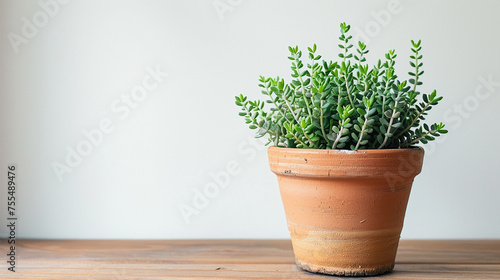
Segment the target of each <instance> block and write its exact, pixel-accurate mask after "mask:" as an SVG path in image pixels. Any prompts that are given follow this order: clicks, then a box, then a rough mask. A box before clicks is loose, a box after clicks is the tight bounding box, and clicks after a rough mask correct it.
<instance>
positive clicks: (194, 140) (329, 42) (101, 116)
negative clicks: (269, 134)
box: [0, 0, 500, 238]
mask: <svg viewBox="0 0 500 280" xmlns="http://www.w3.org/2000/svg"><path fill="white" fill-rule="evenodd" d="M63 2H64V3H63ZM44 7H45V8H44ZM499 9H500V3H499V2H498V1H484V0H483V1H452V0H447V1H404V0H401V1H398V0H381V1H326V0H322V1H298V0H294V1H264V0H259V1H255V0H253V1H245V0H206V1H201V0H196V1H194V0H193V1H181V0H177V1H160V0H156V1H155V0H148V1H132V0H108V1H97V0H92V1H83V0H73V1H68V0H65V1H62V0H61V1H60V2H56V1H55V0H39V1H14V0H1V1H0V35H1V36H0V59H1V60H0V61H1V67H0V119H1V120H2V121H1V122H0V131H1V134H2V137H1V138H0V141H1V142H0V144H1V146H0V162H1V164H0V168H2V169H3V170H4V171H2V172H1V174H4V175H2V176H4V178H2V179H1V180H2V182H3V183H2V185H4V187H2V188H1V193H0V217H1V218H2V221H3V222H2V224H5V223H6V216H7V213H6V196H7V190H6V186H5V182H6V181H7V178H5V177H6V169H7V165H8V164H11V163H15V164H16V165H17V168H18V171H17V178H16V180H17V182H18V190H17V196H18V202H19V204H18V205H17V215H18V218H19V221H18V224H19V226H18V237H23V238H287V237H288V232H287V229H286V223H285V217H284V212H283V210H282V206H281V200H280V197H279V192H278V186H277V181H276V179H275V176H274V174H272V173H271V172H270V171H269V169H268V166H267V164H268V162H267V155H266V150H265V149H264V148H263V147H262V146H261V145H255V146H254V144H255V143H254V142H253V141H254V140H253V134H252V133H253V132H252V131H250V130H248V129H247V127H246V126H245V125H244V122H243V119H242V118H240V117H238V116H237V112H238V108H236V106H235V105H234V102H233V100H234V98H233V96H234V95H236V94H239V93H244V94H247V95H250V96H251V97H252V98H255V97H258V96H259V95H260V94H259V88H258V87H257V79H258V76H259V75H267V76H275V75H280V76H287V77H288V76H289V73H290V72H289V71H288V69H289V65H288V60H287V59H286V56H287V55H288V50H287V46H288V45H299V46H300V47H301V48H303V49H306V47H307V46H310V45H312V44H313V43H317V44H318V49H319V52H320V53H321V54H323V55H324V57H326V58H329V59H335V58H336V54H337V51H338V50H337V47H336V46H337V40H338V39H337V37H338V35H339V28H338V25H339V23H340V22H342V21H347V22H348V23H350V24H351V25H352V26H353V31H354V32H353V34H358V35H360V34H361V32H363V33H365V34H366V35H364V36H365V37H366V38H365V39H366V41H368V42H367V43H368V46H369V49H370V53H369V60H370V59H372V60H371V61H372V62H375V59H378V58H379V57H381V56H382V55H383V54H384V52H385V51H387V50H388V49H393V48H395V49H396V50H397V52H398V54H399V57H398V59H399V60H398V63H397V66H399V70H400V76H401V77H402V78H407V76H406V74H405V73H406V72H407V70H408V67H409V66H407V64H408V62H407V60H408V59H407V58H408V56H409V55H410V40H411V39H422V41H423V54H424V70H425V72H426V74H425V75H424V76H423V81H424V89H425V90H426V91H431V90H432V89H434V88H436V89H437V90H438V92H439V93H440V94H442V95H444V96H445V99H444V101H443V102H442V104H441V106H438V107H436V108H435V110H433V112H432V114H431V116H430V119H431V120H436V121H437V120H443V121H445V122H447V124H448V128H449V130H450V133H449V134H448V135H446V136H445V137H443V138H441V139H440V141H438V142H436V143H432V144H430V145H428V146H427V147H426V152H427V154H426V158H425V163H424V170H423V172H422V173H421V174H420V175H419V176H418V177H417V179H416V180H415V184H414V189H413V191H412V195H411V198H410V203H409V205H408V210H407V216H406V221H405V227H404V230H403V234H402V237H403V238H500V218H499V215H498V213H499V210H500V208H499V202H500V188H499V183H498V179H497V178H498V177H497V175H498V170H499V167H500V164H499V162H500V160H499V158H500V149H498V148H497V143H498V140H499V139H500V132H499V131H500V130H499V129H498V125H497V120H498V114H497V112H498V108H499V105H500V96H499V95H500V51H499V50H500V36H499V34H500V17H498V10H499ZM49 13H50V15H49ZM388 15H389V16H388ZM27 21H28V22H30V23H31V24H33V26H30V25H29V24H28V23H26V22H27ZM13 34H15V35H13ZM16 36H18V37H16ZM20 38H21V39H20ZM16 50H17V51H16ZM148 67H151V68H153V69H154V68H157V67H159V69H160V71H162V72H168V76H167V77H163V78H161V79H160V82H161V83H159V84H158V85H157V87H156V88H155V89H153V90H151V91H148V92H147V93H146V94H145V95H144V96H143V98H144V99H143V100H142V101H139V102H134V101H132V102H133V103H134V104H131V105H126V104H127V103H125V101H122V98H126V97H127V96H130V95H131V91H132V90H133V89H134V87H135V86H140V85H141V84H142V81H143V79H144V78H145V77H147V76H148V75H149V74H148V71H147V70H146V69H147V68H148ZM152 81H154V80H151V81H149V82H152ZM484 81H487V82H484ZM488 81H489V82H488ZM485 84H487V86H485ZM478 93H479V95H477V94H478ZM124 106H127V107H124ZM130 106H135V108H131V107H130ZM113 108H114V109H113ZM127 108H128V109H127ZM125 109H127V110H129V114H128V115H125V114H126V113H125V112H124V110H125ZM103 120H104V122H106V121H107V122H109V124H110V125H111V126H112V130H111V132H109V133H104V134H103V139H102V141H101V142H99V143H98V145H97V146H95V145H94V146H92V150H91V151H89V154H88V155H87V156H85V157H83V158H82V160H81V162H80V163H77V162H76V163H75V162H74V167H71V170H72V172H71V173H70V172H67V173H64V174H62V181H60V180H58V177H57V175H56V173H55V172H54V168H53V163H54V162H58V163H60V164H67V162H66V157H67V155H68V150H67V148H68V147H69V148H70V149H77V147H78V145H85V144H82V143H84V142H85V141H86V140H85V139H86V138H85V136H84V134H83V132H82V131H84V130H86V131H92V130H95V129H98V128H99V125H100V123H101V122H102V121H103ZM80 148H82V147H80ZM83 148H85V147H83ZM73 160H75V159H73ZM228 164H229V165H230V166H229V169H231V170H233V169H234V168H235V166H236V167H237V168H236V171H237V172H236V173H237V174H234V175H230V176H229V182H228V184H227V186H226V187H225V188H224V189H222V190H221V191H220V193H219V194H218V195H216V196H215V197H213V198H210V199H209V200H208V205H198V206H201V207H199V208H202V209H195V208H193V209H195V210H196V214H192V215H190V216H189V217H188V218H187V220H189V223H187V222H186V219H185V217H183V215H182V213H181V211H180V208H179V207H182V206H183V205H184V206H185V207H196V205H193V199H195V198H196V197H197V192H199V191H203V188H204V187H205V186H206V185H208V184H211V183H217V182H216V180H214V179H213V177H212V176H211V175H210V174H212V173H215V174H218V175H221V174H222V173H221V172H227V168H228V166H227V165H228ZM198 202H199V203H201V202H202V201H198ZM186 209H187V208H186ZM193 213H194V212H193ZM0 234H1V237H6V236H8V233H7V228H6V227H5V226H1V227H0Z"/></svg>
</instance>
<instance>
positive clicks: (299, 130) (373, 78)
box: [236, 23, 448, 150]
mask: <svg viewBox="0 0 500 280" xmlns="http://www.w3.org/2000/svg"><path fill="white" fill-rule="evenodd" d="M349 29H350V25H347V24H346V23H341V24H340V31H341V35H340V37H339V39H340V41H341V43H340V44H339V45H338V46H339V48H340V53H339V54H338V56H339V57H340V61H325V60H321V58H322V57H321V55H318V54H317V53H316V48H317V47H316V44H314V45H313V46H312V47H309V48H308V64H307V65H304V62H303V60H302V51H300V50H299V48H298V47H297V46H296V47H288V49H289V51H290V56H289V57H288V59H289V60H290V61H291V69H292V75H291V76H292V80H291V82H289V83H287V82H285V80H284V79H283V78H280V77H276V78H271V77H263V76H260V79H259V82H260V84H259V87H261V88H262V94H263V95H265V96H266V99H265V100H255V101H251V100H248V97H247V96H244V95H241V94H240V95H238V96H236V105H237V106H239V107H241V112H240V113H239V114H240V116H243V117H244V118H245V121H246V123H247V124H249V126H250V128H251V129H256V130H258V131H257V134H256V137H263V136H265V135H268V137H269V142H268V143H267V144H269V143H274V145H275V146H280V147H289V148H313V149H350V150H359V149H394V148H407V147H411V146H414V145H416V144H419V143H423V144H426V143H427V142H428V141H432V140H434V139H435V138H436V137H438V136H440V134H444V133H447V132H448V131H447V130H445V129H444V124H443V123H434V124H431V125H428V124H425V123H423V122H422V121H423V120H425V116H426V115H427V113H428V112H429V110H431V109H432V107H433V106H435V105H437V104H438V103H439V101H441V99H442V98H443V97H440V96H437V93H436V91H435V90H434V91H433V92H432V93H430V94H426V93H420V92H419V91H418V89H417V87H418V86H420V85H422V81H421V80H420V79H421V77H422V75H423V74H424V71H423V70H422V69H421V68H422V65H423V63H422V61H421V60H422V54H421V53H420V51H421V49H422V47H421V41H420V40H419V41H418V42H415V41H413V40H412V41H411V44H412V48H411V50H412V54H411V56H410V59H411V60H410V65H411V67H413V71H411V72H409V73H408V74H409V75H410V78H409V79H408V80H403V81H400V80H399V79H398V76H397V75H396V73H395V69H394V65H395V63H396V62H395V58H396V53H395V50H389V51H388V52H387V53H386V54H385V60H384V61H382V60H378V62H377V64H375V65H373V66H371V67H370V66H369V65H368V63H366V54H367V53H368V49H367V48H366V45H365V44H364V43H362V42H358V44H357V48H356V50H355V51H352V48H353V47H354V46H353V44H351V42H350V41H351V39H352V36H350V35H349V34H348V32H349ZM265 103H268V104H270V105H271V106H272V107H271V108H270V109H269V110H265V109H264V106H265Z"/></svg>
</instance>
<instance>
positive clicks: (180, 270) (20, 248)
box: [0, 240, 500, 279]
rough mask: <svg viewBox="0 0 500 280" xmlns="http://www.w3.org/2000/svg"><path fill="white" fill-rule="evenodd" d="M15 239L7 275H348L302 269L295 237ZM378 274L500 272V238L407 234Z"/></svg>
mask: <svg viewBox="0 0 500 280" xmlns="http://www.w3.org/2000/svg"><path fill="white" fill-rule="evenodd" d="M16 242H17V251H16V255H17V264H16V272H15V273H12V272H9V271H7V266H6V262H5V261H6V256H5V254H2V256H3V259H1V257H0V260H1V263H2V265H1V271H0V277H1V279H346V278H341V277H331V276H322V275H316V274H312V273H308V272H304V271H302V270H300V269H298V268H297V267H296V266H295V263H294V257H293V252H292V248H291V243H290V241H289V240H17V241H16ZM1 248H5V249H2V252H5V251H6V249H7V242H6V240H2V241H1ZM378 278H383V279H500V240H454V241H452V240H446V241H444V240H418V241H417V240H402V241H401V243H400V247H399V250H398V257H397V259H396V267H395V270H394V272H392V273H390V274H387V275H384V276H379V277H371V279H378ZM355 279H367V278H355Z"/></svg>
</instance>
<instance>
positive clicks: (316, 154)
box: [236, 23, 447, 276]
mask: <svg viewBox="0 0 500 280" xmlns="http://www.w3.org/2000/svg"><path fill="white" fill-rule="evenodd" d="M349 29H350V26H349V25H347V24H346V23H342V24H340V31H341V35H340V37H339V39H340V41H341V43H340V44H339V47H340V53H339V54H338V56H339V57H340V60H339V61H325V60H322V59H321V56H320V55H318V54H317V53H316V45H313V46H312V47H310V48H308V63H307V65H305V64H304V62H303V60H302V51H300V50H299V48H298V47H289V51H290V56H289V57H288V59H289V60H291V69H292V75H291V76H292V79H291V81H290V82H285V80H284V79H283V78H279V77H276V78H269V77H263V76H261V77H260V80H259V81H260V84H259V86H260V87H261V88H262V94H264V95H265V96H266V98H265V100H256V101H250V100H248V98H247V97H246V96H243V95H239V96H236V105H237V106H240V107H241V110H242V111H241V112H240V115H241V116H243V117H244V118H245V121H246V123H247V124H249V126H250V128H251V129H255V130H257V135H256V137H262V136H264V135H268V137H269V142H268V144H270V143H272V144H273V146H271V147H269V149H268V154H269V163H270V166H271V170H272V171H273V172H274V173H275V174H276V175H277V177H278V182H279V187H280V193H281V197H282V201H283V205H284V208H285V213H286V218H287V223H288V229H289V231H290V235H291V239H292V246H293V250H294V254H295V259H296V263H297V265H298V266H299V267H300V268H302V269H304V270H307V271H311V272H318V273H324V274H332V275H345V276H369V275H378V274H382V273H386V272H389V271H391V270H392V269H393V267H394V260H395V257H396V251H397V247H398V243H399V238H400V234H401V230H402V226H403V219H404V215H405V211H406V205H407V202H408V197H409V194H410V189H411V186H412V183H413V179H414V177H415V176H416V175H417V174H419V173H420V171H421V168H422V162H423V155H424V150H423V149H422V148H421V147H417V146H416V145H417V144H419V143H423V144H425V143H427V142H428V141H431V140H434V139H435V138H436V137H437V136H439V135H440V134H444V133H447V131H446V130H445V129H444V124H442V123H434V124H432V125H427V124H425V123H423V120H424V119H425V116H426V115H427V113H428V112H429V110H431V108H432V107H433V106H435V105H437V104H438V102H439V101H440V100H441V99H442V97H439V96H437V94H436V91H433V92H432V93H430V94H425V93H420V92H419V90H418V86H419V85H421V84H422V81H421V77H422V74H423V73H424V71H422V69H421V67H422V65H423V64H422V62H421V59H422V54H421V52H420V51H421V42H420V41H418V42H415V41H411V43H412V48H411V50H412V54H411V56H410V58H411V60H410V65H411V66H412V67H413V71H412V72H409V73H408V74H409V76H410V78H409V79H408V80H400V79H399V78H398V76H397V75H396V72H395V68H394V65H395V58H396V53H395V51H394V50H390V51H389V52H388V53H386V54H385V59H384V60H383V61H382V60H378V62H377V63H376V64H375V65H373V66H370V65H369V64H368V63H367V62H366V54H367V53H368V50H367V48H366V45H365V44H364V43H362V42H358V43H357V47H356V50H355V51H353V47H354V46H353V44H351V39H352V36H350V35H349V33H348V31H349ZM265 103H268V104H270V105H271V106H272V108H271V109H270V110H265V109H264V104H265Z"/></svg>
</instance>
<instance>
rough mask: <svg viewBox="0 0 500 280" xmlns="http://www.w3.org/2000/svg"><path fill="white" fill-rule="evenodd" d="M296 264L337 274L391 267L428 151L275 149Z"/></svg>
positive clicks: (272, 160) (358, 273)
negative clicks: (413, 184)
mask: <svg viewBox="0 0 500 280" xmlns="http://www.w3.org/2000/svg"><path fill="white" fill-rule="evenodd" d="M268 154H269V163H270V166H271V170H272V171H273V172H274V173H275V174H276V175H277V177H278V182H279V187H280V192H281V198H282V201H283V205H284V208H285V214H286V218H287V223H288V229H289V231H290V236H291V239H292V246H293V251H294V254H295V260H296V263H297V265H298V266H299V267H300V268H302V269H304V270H307V271H311V272H318V273H324V274H331V275H344V276H370V275H378V274H383V273H386V272H389V271H391V270H392V269H393V268H394V260H395V258H396V251H397V248H398V244H399V238H400V234H401V230H402V228H403V220H404V215H405V212H406V205H407V203H408V198H409V195H410V190H411V186H412V183H413V179H414V178H415V176H416V175H417V174H418V173H420V171H421V169H422V162H423V156H424V150H423V149H422V148H412V149H388V150H359V151H347V150H314V149H293V148H277V147H270V148H269V149H268Z"/></svg>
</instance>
